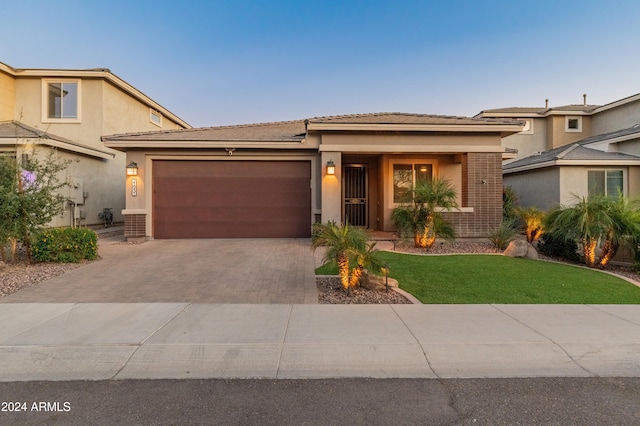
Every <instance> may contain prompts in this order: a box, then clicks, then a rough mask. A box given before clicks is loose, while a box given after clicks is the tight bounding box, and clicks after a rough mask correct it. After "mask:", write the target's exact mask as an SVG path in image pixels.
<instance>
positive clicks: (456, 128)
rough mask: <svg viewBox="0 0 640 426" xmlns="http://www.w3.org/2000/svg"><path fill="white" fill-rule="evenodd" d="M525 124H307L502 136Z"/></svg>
mask: <svg viewBox="0 0 640 426" xmlns="http://www.w3.org/2000/svg"><path fill="white" fill-rule="evenodd" d="M523 129H524V123H523V124H385V123H367V124H360V123H313V122H309V123H308V124H307V131H308V132H312V131H349V132H463V133H500V134H501V136H502V137H504V136H508V135H511V134H515V133H519V132H521V131H522V130H523Z"/></svg>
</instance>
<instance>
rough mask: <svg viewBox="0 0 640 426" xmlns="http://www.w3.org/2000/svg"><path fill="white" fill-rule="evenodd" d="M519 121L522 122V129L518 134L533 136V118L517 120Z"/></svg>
mask: <svg viewBox="0 0 640 426" xmlns="http://www.w3.org/2000/svg"><path fill="white" fill-rule="evenodd" d="M518 120H520V121H524V129H522V131H521V132H520V134H521V135H532V134H533V118H518Z"/></svg>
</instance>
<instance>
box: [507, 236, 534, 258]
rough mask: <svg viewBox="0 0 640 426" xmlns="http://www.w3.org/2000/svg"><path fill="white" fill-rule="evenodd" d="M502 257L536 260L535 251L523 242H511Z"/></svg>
mask: <svg viewBox="0 0 640 426" xmlns="http://www.w3.org/2000/svg"><path fill="white" fill-rule="evenodd" d="M504 255H505V256H509V257H526V258H527V259H537V258H538V252H537V251H536V249H535V248H533V246H532V245H531V244H529V243H528V242H526V241H524V240H514V241H511V242H510V243H509V246H507V249H506V250H505V251H504Z"/></svg>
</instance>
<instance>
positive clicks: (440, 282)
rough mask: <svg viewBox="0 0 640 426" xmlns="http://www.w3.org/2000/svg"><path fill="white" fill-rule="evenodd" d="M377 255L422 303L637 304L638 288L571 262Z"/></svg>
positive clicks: (323, 269) (321, 271) (322, 269)
mask: <svg viewBox="0 0 640 426" xmlns="http://www.w3.org/2000/svg"><path fill="white" fill-rule="evenodd" d="M380 256H381V258H382V259H383V261H384V262H386V263H388V264H389V266H390V269H391V272H390V274H389V276H390V277H393V278H395V279H397V280H398V282H399V283H400V288H402V289H403V290H405V291H407V292H409V293H411V294H413V295H414V296H415V297H417V298H418V299H419V300H420V301H422V303H481V304H485V303H504V304H509V303H513V304H517V303H532V304H545V303H549V304H561V303H566V304H583V303H588V304H636V303H638V304H640V287H637V286H635V285H633V284H630V283H628V282H627V281H624V280H622V279H620V278H617V277H614V276H611V275H608V274H603V273H601V272H598V271H594V270H590V269H586V268H578V267H575V266H571V265H564V264H556V263H550V262H543V261H534V260H527V259H514V258H510V257H504V256H491V255H450V256H419V255H411V254H402V253H390V252H382V253H381V254H380ZM316 273H317V274H337V268H335V267H331V266H329V265H325V266H322V267H320V268H318V269H317V270H316Z"/></svg>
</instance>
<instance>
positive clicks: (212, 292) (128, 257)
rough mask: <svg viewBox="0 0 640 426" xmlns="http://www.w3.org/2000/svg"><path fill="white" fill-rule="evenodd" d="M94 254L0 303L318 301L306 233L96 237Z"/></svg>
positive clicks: (289, 302)
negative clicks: (133, 240) (136, 239)
mask: <svg viewBox="0 0 640 426" xmlns="http://www.w3.org/2000/svg"><path fill="white" fill-rule="evenodd" d="M99 254H100V256H101V260H98V261H95V262H92V263H90V264H87V265H85V266H82V267H80V268H78V269H74V270H72V271H70V272H68V273H66V274H64V275H61V276H59V277H55V278H52V279H49V280H47V281H45V282H43V283H41V284H39V285H37V286H34V287H29V288H24V289H22V290H20V291H19V292H17V293H15V294H12V295H10V296H7V297H3V298H1V299H0V302H1V303H25V302H29V303H83V302H91V303H129V302H136V303H140V302H142V303H156V302H173V303H176V302H178V303H286V304H291V303H317V301H318V292H317V289H316V284H315V275H314V257H313V252H312V250H311V244H310V242H309V240H306V239H203V240H155V241H148V242H146V243H144V244H127V243H124V242H121V241H101V242H100V249H99Z"/></svg>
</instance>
